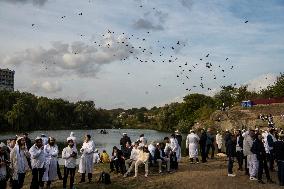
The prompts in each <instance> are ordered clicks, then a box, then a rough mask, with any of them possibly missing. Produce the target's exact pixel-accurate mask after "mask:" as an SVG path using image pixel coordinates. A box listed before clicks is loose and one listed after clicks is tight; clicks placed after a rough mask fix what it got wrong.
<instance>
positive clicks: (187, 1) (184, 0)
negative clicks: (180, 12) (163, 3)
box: [179, 0, 193, 10]
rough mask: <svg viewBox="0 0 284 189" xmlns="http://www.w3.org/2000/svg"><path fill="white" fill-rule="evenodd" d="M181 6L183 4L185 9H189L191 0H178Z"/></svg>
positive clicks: (191, 3)
mask: <svg viewBox="0 0 284 189" xmlns="http://www.w3.org/2000/svg"><path fill="white" fill-rule="evenodd" d="M179 1H180V3H181V4H182V6H184V7H185V8H187V9H189V10H190V9H191V8H192V6H193V0H179Z"/></svg>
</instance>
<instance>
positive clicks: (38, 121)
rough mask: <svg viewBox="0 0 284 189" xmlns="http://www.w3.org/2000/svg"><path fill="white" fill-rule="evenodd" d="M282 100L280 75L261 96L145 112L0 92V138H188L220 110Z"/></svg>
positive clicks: (186, 102)
mask: <svg viewBox="0 0 284 189" xmlns="http://www.w3.org/2000/svg"><path fill="white" fill-rule="evenodd" d="M283 94H284V74H282V73H280V75H279V76H278V78H277V81H276V82H275V83H274V84H273V85H271V86H268V87H267V88H265V89H262V90H260V91H259V92H252V91H249V90H248V86H240V87H236V86H235V85H228V86H222V87H221V91H220V92H218V93H216V94H215V95H214V96H213V97H211V96H206V95H203V94H198V93H194V94H188V95H186V96H185V97H184V98H183V102H180V103H178V102H173V103H171V104H166V105H164V106H162V107H156V106H155V107H152V108H151V109H147V108H145V107H141V108H131V109H122V108H117V109H112V110H106V109H102V108H96V106H95V103H94V101H78V102H69V101H66V100H63V99H49V98H46V97H37V96H35V95H33V94H30V93H26V92H19V91H16V92H9V91H0V127H1V132H11V131H12V132H23V131H35V130H65V129H71V130H85V129H86V130H87V129H100V128H104V129H112V128H116V129H118V128H121V129H151V130H156V131H164V132H173V131H175V130H176V129H179V130H180V131H181V132H182V133H187V132H188V131H189V130H190V129H191V128H192V127H193V126H194V125H195V124H196V123H198V122H203V123H204V125H203V127H205V128H206V127H209V126H211V125H212V124H214V121H213V120H212V119H210V118H211V115H212V114H213V113H214V112H215V111H216V110H219V109H221V108H224V107H225V108H231V107H236V106H239V105H240V102H241V101H243V100H252V99H259V98H278V97H283Z"/></svg>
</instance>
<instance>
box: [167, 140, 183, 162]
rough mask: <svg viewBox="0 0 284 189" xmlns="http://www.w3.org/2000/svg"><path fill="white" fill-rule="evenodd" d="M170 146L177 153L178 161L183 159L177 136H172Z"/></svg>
mask: <svg viewBox="0 0 284 189" xmlns="http://www.w3.org/2000/svg"><path fill="white" fill-rule="evenodd" d="M170 142H171V143H170V146H171V149H172V151H173V152H175V153H176V158H177V161H178V162H179V161H180V160H181V149H180V146H179V144H178V141H177V139H176V138H170Z"/></svg>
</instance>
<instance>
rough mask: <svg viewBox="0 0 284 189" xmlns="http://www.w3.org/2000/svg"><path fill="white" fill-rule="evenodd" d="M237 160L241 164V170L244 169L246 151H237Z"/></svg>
mask: <svg viewBox="0 0 284 189" xmlns="http://www.w3.org/2000/svg"><path fill="white" fill-rule="evenodd" d="M237 160H238V165H239V170H242V169H243V164H244V163H243V162H244V153H243V151H237Z"/></svg>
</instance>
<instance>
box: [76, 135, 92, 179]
mask: <svg viewBox="0 0 284 189" xmlns="http://www.w3.org/2000/svg"><path fill="white" fill-rule="evenodd" d="M94 151H95V144H94V142H93V141H92V140H91V135H86V136H85V141H84V143H83V146H82V148H81V149H80V152H81V154H82V155H81V158H80V163H79V173H81V181H80V183H83V182H85V176H86V174H88V179H89V182H91V181H92V174H93V167H94V161H93V159H94Z"/></svg>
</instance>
